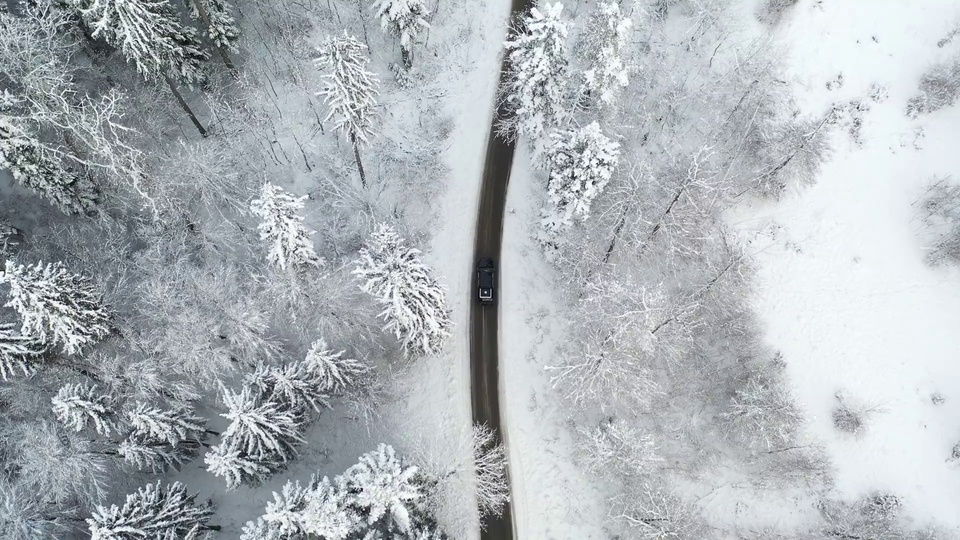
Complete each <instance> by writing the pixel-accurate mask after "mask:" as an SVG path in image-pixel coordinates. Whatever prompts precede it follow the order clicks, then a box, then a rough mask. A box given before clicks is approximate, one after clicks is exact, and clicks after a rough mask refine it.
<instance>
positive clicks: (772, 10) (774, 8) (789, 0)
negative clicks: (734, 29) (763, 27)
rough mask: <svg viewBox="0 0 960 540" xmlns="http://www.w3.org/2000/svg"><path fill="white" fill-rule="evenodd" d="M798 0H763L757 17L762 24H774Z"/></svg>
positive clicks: (798, 0)
mask: <svg viewBox="0 0 960 540" xmlns="http://www.w3.org/2000/svg"><path fill="white" fill-rule="evenodd" d="M799 2H800V0H765V1H764V3H763V5H762V6H760V9H759V10H758V11H757V19H759V20H760V22H762V23H764V24H767V25H770V26H776V25H777V23H779V22H780V19H782V18H783V15H784V12H786V11H787V10H789V9H790V8H792V7H793V6H795V5H797V3H799Z"/></svg>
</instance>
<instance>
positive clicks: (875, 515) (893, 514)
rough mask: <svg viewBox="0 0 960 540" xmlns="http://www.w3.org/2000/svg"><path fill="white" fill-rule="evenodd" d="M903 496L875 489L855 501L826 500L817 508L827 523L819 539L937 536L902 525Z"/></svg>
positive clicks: (884, 539)
mask: <svg viewBox="0 0 960 540" xmlns="http://www.w3.org/2000/svg"><path fill="white" fill-rule="evenodd" d="M902 507H903V501H902V500H901V499H900V497H898V496H896V495H893V494H890V493H883V492H879V491H877V492H873V493H870V494H868V495H866V496H864V497H862V498H861V499H859V500H857V501H855V502H852V503H851V502H847V501H837V500H828V499H823V500H820V501H819V502H818V503H817V508H818V509H819V510H820V514H821V515H822V516H823V519H824V521H825V522H826V527H825V528H824V529H823V530H822V531H821V536H819V538H863V539H868V538H869V539H878V540H908V539H917V538H935V536H930V535H929V534H926V533H924V532H914V531H907V530H905V529H904V528H903V527H902V526H901V525H900V518H901V516H900V514H901V510H902Z"/></svg>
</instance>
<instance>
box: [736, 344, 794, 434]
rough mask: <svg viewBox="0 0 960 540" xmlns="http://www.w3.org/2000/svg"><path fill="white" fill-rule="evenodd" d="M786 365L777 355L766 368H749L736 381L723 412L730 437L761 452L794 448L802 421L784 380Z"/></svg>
mask: <svg viewBox="0 0 960 540" xmlns="http://www.w3.org/2000/svg"><path fill="white" fill-rule="evenodd" d="M785 367H786V364H785V363H784V362H783V361H782V360H781V359H780V357H779V355H777V356H776V357H775V358H774V361H773V362H771V363H770V364H769V365H762V366H759V367H757V368H754V369H750V370H749V371H748V372H747V373H745V374H744V375H743V376H742V378H741V380H740V381H738V384H737V387H736V388H735V389H734V391H733V396H731V398H730V409H729V410H728V411H727V412H725V413H723V415H722V416H723V418H724V419H725V420H727V421H728V422H729V426H730V428H731V429H730V434H731V435H732V436H734V437H739V438H741V440H744V441H746V442H747V443H748V444H749V445H750V446H751V447H757V448H759V449H761V450H764V451H770V450H776V449H782V448H784V447H788V446H791V445H794V444H795V442H796V436H797V431H798V427H799V426H800V425H801V424H802V422H803V417H802V416H801V413H800V410H799V409H797V407H796V405H794V404H793V402H792V401H791V399H790V391H789V389H788V388H787V385H786V383H785V381H784V374H783V371H784V369H785Z"/></svg>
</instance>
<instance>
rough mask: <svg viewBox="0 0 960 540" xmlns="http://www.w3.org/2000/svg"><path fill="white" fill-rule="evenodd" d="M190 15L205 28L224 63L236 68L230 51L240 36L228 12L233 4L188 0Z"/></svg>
mask: <svg viewBox="0 0 960 540" xmlns="http://www.w3.org/2000/svg"><path fill="white" fill-rule="evenodd" d="M189 4H190V15H192V16H193V18H194V19H200V20H201V21H202V22H203V26H204V27H205V28H206V29H207V37H208V38H210V42H211V43H213V46H214V47H216V49H217V53H218V54H220V59H221V60H223V63H224V65H226V66H227V67H228V68H230V69H236V68H235V67H234V65H233V61H232V60H231V59H230V53H231V52H234V51H236V50H237V47H236V45H235V44H234V42H235V41H236V40H237V38H239V37H240V28H239V27H238V26H237V21H236V20H235V19H234V18H233V15H231V14H230V12H231V11H232V10H233V6H231V5H230V3H229V2H228V1H227V0H189Z"/></svg>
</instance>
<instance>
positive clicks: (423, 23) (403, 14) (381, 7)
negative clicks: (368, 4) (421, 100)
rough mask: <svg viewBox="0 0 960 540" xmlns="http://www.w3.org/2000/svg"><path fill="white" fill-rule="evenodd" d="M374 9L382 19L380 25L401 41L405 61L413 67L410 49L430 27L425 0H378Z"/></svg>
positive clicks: (405, 64)
mask: <svg viewBox="0 0 960 540" xmlns="http://www.w3.org/2000/svg"><path fill="white" fill-rule="evenodd" d="M373 10H374V11H376V12H377V17H378V18H379V19H380V27H381V28H383V29H384V30H385V31H387V32H390V33H391V34H393V35H394V36H396V37H397V39H398V40H399V41H400V50H401V51H402V53H403V63H404V66H405V67H406V68H408V69H409V68H410V67H411V63H412V61H411V58H410V54H411V52H410V50H411V48H412V47H413V44H414V43H415V42H416V41H417V36H418V35H419V33H420V32H421V31H423V30H426V29H427V28H430V25H429V24H428V23H427V20H426V17H427V16H428V15H430V12H429V11H427V7H426V6H425V5H424V3H423V0H376V1H375V2H374V3H373Z"/></svg>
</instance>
